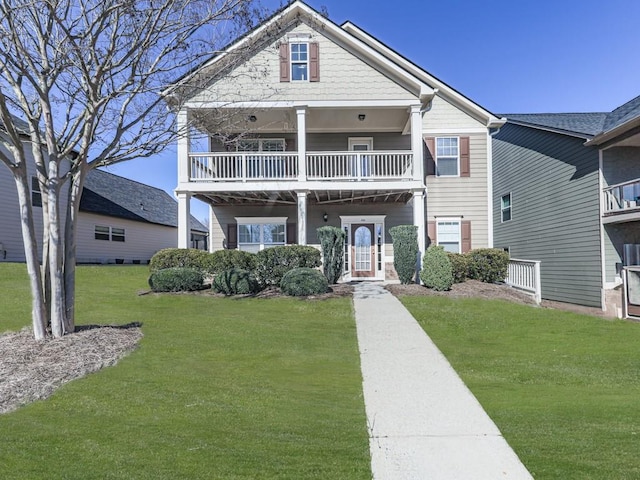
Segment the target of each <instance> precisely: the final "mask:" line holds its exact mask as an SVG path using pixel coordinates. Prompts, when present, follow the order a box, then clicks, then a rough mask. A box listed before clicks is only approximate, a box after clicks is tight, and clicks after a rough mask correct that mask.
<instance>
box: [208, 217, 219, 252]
mask: <svg viewBox="0 0 640 480" xmlns="http://www.w3.org/2000/svg"><path fill="white" fill-rule="evenodd" d="M213 222H216V224H217V223H218V219H217V218H216V215H215V213H214V212H213V205H209V253H213V252H214V249H213Z"/></svg>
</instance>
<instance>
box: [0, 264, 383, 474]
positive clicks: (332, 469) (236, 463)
mask: <svg viewBox="0 0 640 480" xmlns="http://www.w3.org/2000/svg"><path fill="white" fill-rule="evenodd" d="M147 272H148V270H147V268H146V267H136V266H128V267H115V266H111V267H80V268H79V270H78V315H77V316H78V318H79V319H81V320H80V322H79V323H81V324H105V323H118V324H126V323H130V322H142V323H143V332H144V335H145V337H144V339H143V340H142V343H141V345H140V346H139V348H138V349H137V350H136V351H134V352H133V353H132V354H131V355H130V356H128V357H126V358H125V359H123V360H121V361H120V363H119V364H118V365H116V366H115V367H112V368H107V369H105V370H102V371H100V372H98V373H96V374H92V375H89V376H88V377H85V378H83V379H80V380H76V381H74V382H72V383H70V384H67V385H66V386H64V387H63V388H61V389H60V390H59V391H58V392H57V393H56V394H54V396H53V397H51V398H49V399H48V400H45V401H40V402H36V403H33V404H31V405H28V406H25V407H22V408H21V409H19V410H18V411H15V412H12V413H9V414H5V415H0V431H2V436H1V438H0V471H1V472H2V474H1V476H2V478H3V479H5V478H6V479H9V478H12V479H14V478H15V479H25V478H29V479H63V478H64V479H93V478H95V479H132V478H135V479H145V478H148V479H154V480H155V479H172V480H173V479H256V478H260V479H270V478H274V479H275V478H277V479H296V480H297V479H327V478H340V479H343V478H344V479H365V478H371V472H370V467H369V462H370V460H369V444H368V437H367V432H366V420H365V412H364V403H363V399H362V390H361V374H360V368H359V356H358V348H357V341H356V332H355V324H354V320H353V312H352V306H351V301H350V299H349V298H340V299H330V300H325V301H314V302H305V301H301V300H297V299H286V298H280V299H268V300H260V299H242V300H234V299H225V298H215V297H210V296H204V295H192V294H184V295H180V294H177V295H153V294H152V295H145V296H138V295H137V294H136V293H137V291H139V290H144V289H146V288H147V286H146V277H147ZM23 282H26V275H25V273H24V266H23V265H9V264H3V265H0V304H2V305H3V306H4V305H8V308H7V309H4V308H3V310H2V312H1V313H0V331H6V330H15V329H17V328H20V327H21V326H23V325H25V324H28V323H29V319H28V313H25V312H28V311H29V310H30V306H29V298H28V296H27V295H26V294H27V293H28V290H27V289H26V288H25V287H24V285H23ZM17 292H19V293H18V294H17Z"/></svg>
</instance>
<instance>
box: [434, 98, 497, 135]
mask: <svg viewBox="0 0 640 480" xmlns="http://www.w3.org/2000/svg"><path fill="white" fill-rule="evenodd" d="M478 127H481V128H482V127H486V125H484V124H483V123H481V122H479V121H478V120H476V119H474V118H473V117H471V116H470V115H468V114H467V113H465V112H463V111H462V110H460V109H459V108H458V107H456V106H454V105H452V104H450V103H449V102H447V101H446V100H445V99H444V98H442V97H440V96H438V95H436V96H435V97H434V99H433V101H432V102H431V108H430V109H429V110H428V111H427V112H425V114H424V117H423V118H422V128H423V129H425V130H439V129H450V128H478Z"/></svg>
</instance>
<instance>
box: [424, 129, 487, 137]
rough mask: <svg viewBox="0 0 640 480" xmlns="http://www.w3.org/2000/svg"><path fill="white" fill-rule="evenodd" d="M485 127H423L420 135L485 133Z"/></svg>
mask: <svg viewBox="0 0 640 480" xmlns="http://www.w3.org/2000/svg"><path fill="white" fill-rule="evenodd" d="M487 131H488V130H487V127H467V128H423V129H422V135H423V136H424V135H429V136H438V135H461V134H473V133H476V134H482V135H486V133H487Z"/></svg>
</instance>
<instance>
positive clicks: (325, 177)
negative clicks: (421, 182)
mask: <svg viewBox="0 0 640 480" xmlns="http://www.w3.org/2000/svg"><path fill="white" fill-rule="evenodd" d="M305 157H306V161H305V165H304V169H301V168H299V167H300V166H299V164H298V153H297V152H231V153H228V152H225V153H191V154H189V181H191V182H225V183H226V182H241V183H247V182H270V181H320V182H339V181H399V180H400V181H401V180H413V179H414V165H413V153H412V152H411V151H404V150H403V151H399V150H396V151H375V150H371V151H358V152H354V151H348V152H307V153H306V155H305Z"/></svg>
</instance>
